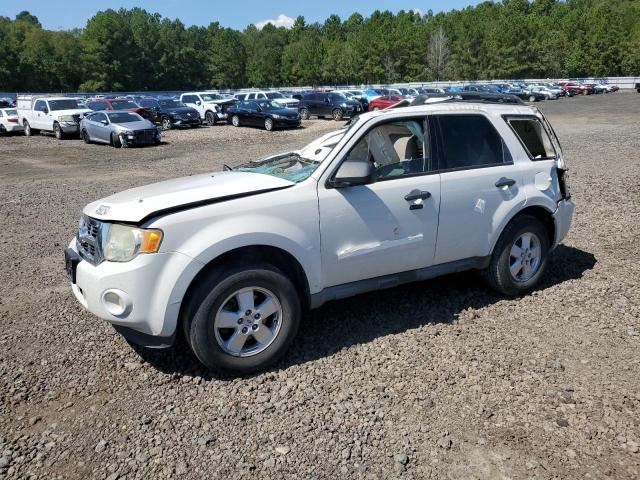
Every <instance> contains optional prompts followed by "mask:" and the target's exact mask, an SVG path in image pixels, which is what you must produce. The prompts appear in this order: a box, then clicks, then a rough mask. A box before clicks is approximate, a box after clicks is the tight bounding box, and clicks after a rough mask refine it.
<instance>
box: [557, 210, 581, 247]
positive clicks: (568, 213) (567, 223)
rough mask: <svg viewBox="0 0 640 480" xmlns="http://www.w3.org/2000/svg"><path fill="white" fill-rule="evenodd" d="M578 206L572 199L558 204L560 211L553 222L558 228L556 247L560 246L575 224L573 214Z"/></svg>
mask: <svg viewBox="0 0 640 480" xmlns="http://www.w3.org/2000/svg"><path fill="white" fill-rule="evenodd" d="M575 208H576V205H575V203H573V202H572V201H571V199H566V200H561V201H560V202H558V209H557V210H556V212H555V213H554V214H553V221H554V223H555V226H556V238H555V241H554V243H553V246H554V247H555V246H556V245H558V244H559V243H560V242H561V241H562V240H564V238H565V237H566V236H567V233H569V229H570V228H571V223H572V222H573V212H574V211H575Z"/></svg>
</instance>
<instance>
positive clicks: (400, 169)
mask: <svg viewBox="0 0 640 480" xmlns="http://www.w3.org/2000/svg"><path fill="white" fill-rule="evenodd" d="M425 150H426V149H425V136H424V122H423V120H422V119H421V118H420V119H414V120H401V121H394V122H390V123H384V124H382V125H378V126H376V127H374V128H373V129H372V130H370V131H369V132H368V133H367V134H365V135H364V137H362V139H360V141H359V142H358V143H357V144H356V145H355V146H354V147H353V148H352V149H351V151H350V152H349V153H348V154H347V157H346V159H345V161H347V162H348V161H354V160H355V161H363V160H368V161H370V162H373V164H374V166H375V167H376V172H377V176H378V179H379V180H383V179H391V178H398V177H403V176H408V175H416V174H421V173H426V172H428V171H429V162H428V155H425V153H426V152H425Z"/></svg>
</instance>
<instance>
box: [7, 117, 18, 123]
mask: <svg viewBox="0 0 640 480" xmlns="http://www.w3.org/2000/svg"><path fill="white" fill-rule="evenodd" d="M7 122H9V123H18V117H15V118H7Z"/></svg>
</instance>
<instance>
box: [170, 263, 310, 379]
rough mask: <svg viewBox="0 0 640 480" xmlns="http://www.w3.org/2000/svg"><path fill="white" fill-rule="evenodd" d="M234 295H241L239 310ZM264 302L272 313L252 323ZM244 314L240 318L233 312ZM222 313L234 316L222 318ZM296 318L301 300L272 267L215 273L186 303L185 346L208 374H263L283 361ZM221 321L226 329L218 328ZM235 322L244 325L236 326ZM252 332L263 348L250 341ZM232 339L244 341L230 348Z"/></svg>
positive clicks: (236, 267) (245, 267)
mask: <svg viewBox="0 0 640 480" xmlns="http://www.w3.org/2000/svg"><path fill="white" fill-rule="evenodd" d="M249 292H251V293H249ZM238 294H244V295H245V297H244V299H245V301H244V302H243V303H244V305H242V304H241V303H240V302H239V301H238V299H239V296H238ZM247 298H248V299H249V301H247ZM267 298H271V300H273V299H275V301H272V302H271V305H273V308H272V309H270V311H271V310H274V311H275V313H272V314H270V315H269V316H266V317H265V318H262V319H259V320H255V318H256V314H257V312H256V310H257V308H259V307H260V305H264V304H265V303H264V302H265V300H266V299H267ZM254 302H255V303H254ZM223 307H224V308H223ZM241 307H242V308H241ZM245 308H246V309H247V310H246V311H244V312H241V311H236V310H244V309H245ZM223 311H224V312H227V314H228V313H230V312H233V313H231V314H230V315H227V316H226V318H225V315H224V314H222V313H221V312H223ZM247 312H249V313H247ZM300 316H301V308H300V299H299V297H298V293H297V291H296V288H295V286H294V285H293V283H292V282H291V280H289V278H287V277H286V276H285V275H284V274H283V273H282V272H281V271H280V270H278V269H277V268H275V267H273V266H272V265H269V264H262V263H260V264H252V265H248V264H245V265H229V266H225V267H221V268H219V269H216V270H214V271H213V272H212V273H211V274H210V275H209V276H208V277H206V278H205V279H204V280H203V281H202V282H201V286H200V287H199V288H198V289H197V290H196V291H195V292H194V294H193V295H192V296H191V298H190V299H189V300H188V301H187V305H186V308H185V313H184V316H183V319H182V321H183V328H184V331H185V336H186V338H187V340H188V343H189V344H190V345H191V349H192V350H193V352H194V354H195V355H196V357H197V358H198V360H200V362H202V363H203V364H204V365H205V366H206V367H208V368H210V369H213V370H219V371H226V372H230V373H234V374H241V375H242V374H249V373H253V372H256V371H259V370H264V369H266V368H268V367H269V366H270V365H273V364H274V363H275V362H276V361H277V360H278V359H279V358H280V357H282V355H283V354H284V353H285V352H286V350H287V349H288V348H289V346H290V345H291V343H292V342H293V340H294V338H295V336H296V334H297V332H298V327H299V324H300ZM236 317H237V318H238V320H236ZM223 320H227V322H228V323H227V324H229V325H230V327H228V328H225V327H221V326H220V325H221V324H222V325H224V323H223ZM240 320H242V321H243V322H244V323H242V324H239V323H238V322H239V321H240ZM264 320H266V322H265V323H264V324H263V323H262V322H263V321H264ZM254 325H257V326H255V327H254ZM254 328H255V330H256V331H260V332H263V333H262V334H261V336H262V335H263V334H265V335H267V336H266V337H265V342H264V343H262V344H261V343H259V342H258V340H257V338H256V337H253V335H254V334H253V333H252V331H253V330H254ZM263 328H264V330H263ZM243 330H244V331H245V333H243ZM234 335H235V336H237V337H240V336H241V335H244V338H242V337H240V340H244V342H242V343H240V344H235V345H233V344H231V343H230V342H229V341H230V340H231V339H232V336H234ZM252 348H253V349H254V350H253V351H252ZM230 350H231V351H230ZM233 352H235V353H233Z"/></svg>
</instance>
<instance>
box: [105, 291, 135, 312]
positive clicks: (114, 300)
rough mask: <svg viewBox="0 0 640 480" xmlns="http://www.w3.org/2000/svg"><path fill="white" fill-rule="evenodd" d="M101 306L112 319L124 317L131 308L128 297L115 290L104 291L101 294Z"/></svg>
mask: <svg viewBox="0 0 640 480" xmlns="http://www.w3.org/2000/svg"><path fill="white" fill-rule="evenodd" d="M102 304H103V305H104V308H105V309H106V310H107V312H109V313H110V314H111V315H113V316H114V317H126V316H127V315H129V313H130V312H131V309H132V308H133V304H132V303H131V300H130V299H129V296H128V295H127V294H126V293H125V292H123V291H122V290H116V289H110V290H106V291H105V292H104V293H103V294H102Z"/></svg>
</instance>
